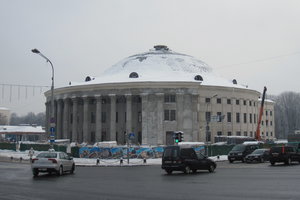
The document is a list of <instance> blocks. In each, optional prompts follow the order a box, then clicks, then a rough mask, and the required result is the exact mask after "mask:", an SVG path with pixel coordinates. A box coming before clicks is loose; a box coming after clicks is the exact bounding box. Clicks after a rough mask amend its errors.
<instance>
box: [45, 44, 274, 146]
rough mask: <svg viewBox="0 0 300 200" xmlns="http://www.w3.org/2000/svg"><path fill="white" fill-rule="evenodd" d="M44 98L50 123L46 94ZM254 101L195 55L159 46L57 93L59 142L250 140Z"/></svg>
mask: <svg viewBox="0 0 300 200" xmlns="http://www.w3.org/2000/svg"><path fill="white" fill-rule="evenodd" d="M45 95H46V97H47V102H46V115H47V122H49V121H50V120H49V119H50V113H49V112H50V110H51V109H50V106H51V92H50V91H48V92H46V93H45ZM259 96H260V93H259V92H258V91H255V90H251V89H248V88H247V86H243V85H240V84H238V82H237V80H235V79H232V80H226V79H224V78H221V77H218V76H216V75H214V74H213V72H212V69H211V68H210V67H209V66H208V65H207V64H205V63H204V62H202V61H200V60H197V59H195V58H194V57H192V56H189V55H185V54H181V53H176V52H173V51H171V50H170V49H169V48H168V47H167V46H164V45H157V46H154V49H151V50H150V51H148V52H146V53H141V54H137V55H133V56H130V57H128V58H125V59H123V60H122V61H120V62H119V63H117V64H115V65H113V66H112V67H110V68H109V69H107V70H106V71H105V72H104V73H103V74H102V75H100V76H99V77H92V76H88V77H86V78H85V80H84V81H83V82H82V83H74V82H72V83H71V82H70V83H69V85H68V86H66V87H61V88H56V89H55V90H54V99H55V108H54V110H55V113H54V114H55V119H56V138H69V139H71V141H73V142H79V143H81V142H86V143H95V142H100V141H117V143H118V144H125V143H126V140H127V139H128V138H130V140H131V141H132V142H133V143H135V144H148V145H169V144H173V142H174V139H173V133H174V132H175V131H182V132H184V141H202V142H205V141H211V142H214V141H215V140H214V138H215V136H235V135H237V136H250V137H254V135H255V131H256V127H257V121H258V117H257V115H258V107H259ZM47 126H48V128H47V130H49V127H50V124H49V123H48V124H47ZM273 132H274V131H273ZM272 134H273V133H272ZM129 136H130V137H129Z"/></svg>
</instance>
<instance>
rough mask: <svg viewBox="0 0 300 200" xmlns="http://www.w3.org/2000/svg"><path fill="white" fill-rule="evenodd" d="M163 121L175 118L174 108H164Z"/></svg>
mask: <svg viewBox="0 0 300 200" xmlns="http://www.w3.org/2000/svg"><path fill="white" fill-rule="evenodd" d="M164 119H165V121H175V120H176V110H165V118H164Z"/></svg>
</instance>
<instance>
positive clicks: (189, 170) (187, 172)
mask: <svg viewBox="0 0 300 200" xmlns="http://www.w3.org/2000/svg"><path fill="white" fill-rule="evenodd" d="M183 172H184V173H185V174H189V173H191V169H190V167H189V166H187V165H186V166H185V168H184V171H183Z"/></svg>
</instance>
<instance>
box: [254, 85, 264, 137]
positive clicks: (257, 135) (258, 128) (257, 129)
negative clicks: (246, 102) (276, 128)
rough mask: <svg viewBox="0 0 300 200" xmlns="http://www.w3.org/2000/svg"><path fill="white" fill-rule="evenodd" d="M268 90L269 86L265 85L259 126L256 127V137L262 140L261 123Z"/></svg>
mask: <svg viewBox="0 0 300 200" xmlns="http://www.w3.org/2000/svg"><path fill="white" fill-rule="evenodd" d="M266 91H267V87H266V86H265V87H264V92H263V96H262V99H261V106H260V111H259V116H258V122H257V128H256V135H255V139H256V140H258V141H259V140H261V137H260V124H261V118H262V115H263V112H264V103H265V97H266Z"/></svg>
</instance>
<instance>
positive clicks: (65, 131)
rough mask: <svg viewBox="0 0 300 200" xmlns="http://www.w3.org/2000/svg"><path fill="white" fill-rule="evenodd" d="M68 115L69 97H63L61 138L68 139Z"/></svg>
mask: <svg viewBox="0 0 300 200" xmlns="http://www.w3.org/2000/svg"><path fill="white" fill-rule="evenodd" d="M69 116H70V109H69V99H67V98H65V99H64V116H63V138H64V139H70V135H69Z"/></svg>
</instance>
